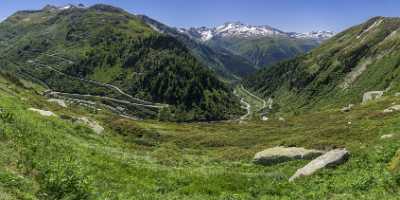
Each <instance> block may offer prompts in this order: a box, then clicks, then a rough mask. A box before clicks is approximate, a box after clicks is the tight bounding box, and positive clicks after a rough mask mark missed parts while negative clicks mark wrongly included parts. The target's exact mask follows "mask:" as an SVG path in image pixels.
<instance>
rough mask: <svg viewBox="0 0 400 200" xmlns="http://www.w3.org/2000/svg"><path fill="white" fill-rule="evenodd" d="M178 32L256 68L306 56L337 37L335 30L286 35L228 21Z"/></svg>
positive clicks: (267, 28) (285, 33) (288, 33)
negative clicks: (326, 41) (324, 42)
mask: <svg viewBox="0 0 400 200" xmlns="http://www.w3.org/2000/svg"><path fill="white" fill-rule="evenodd" d="M178 30H179V32H180V33H182V34H186V35H188V36H189V37H190V38H192V39H193V40H196V41H198V42H199V43H203V44H206V45H207V46H209V47H211V48H213V49H224V50H226V51H229V52H230V53H232V54H233V55H238V56H241V57H243V58H245V59H246V60H248V62H250V63H251V64H252V65H253V66H254V68H256V69H261V68H264V67H268V66H270V65H272V64H274V63H277V62H280V61H283V60H286V59H290V58H294V57H296V56H298V55H301V54H303V53H306V52H308V51H310V50H311V49H313V48H315V47H317V46H319V45H320V44H321V43H322V42H323V41H325V40H327V39H329V38H330V37H332V36H333V35H334V34H335V33H334V32H331V31H314V32H310V33H295V32H284V31H282V30H279V29H276V28H273V27H271V26H267V25H264V26H253V25H246V24H244V23H241V22H227V23H225V24H223V25H221V26H218V27H214V28H207V27H200V28H189V29H182V28H181V29H178Z"/></svg>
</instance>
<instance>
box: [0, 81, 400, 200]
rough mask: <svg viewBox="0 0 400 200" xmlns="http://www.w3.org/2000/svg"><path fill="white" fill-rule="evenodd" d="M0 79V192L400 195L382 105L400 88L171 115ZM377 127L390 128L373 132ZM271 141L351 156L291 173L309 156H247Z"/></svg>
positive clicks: (394, 124)
mask: <svg viewBox="0 0 400 200" xmlns="http://www.w3.org/2000/svg"><path fill="white" fill-rule="evenodd" d="M0 85H1V87H0V95H1V96H0V108H1V112H0V152H1V153H0V199H124V200H125V199H149V200H150V199H162V200H166V199H190V200H195V199H199V200H204V199H229V200H231V199H235V200H236V199H249V200H250V199H268V200H269V199H398V195H399V189H400V187H399V186H400V178H399V177H400V176H399V174H398V173H395V172H390V171H389V170H388V164H389V163H390V161H391V160H392V158H393V157H394V155H395V153H396V151H397V149H398V148H400V143H399V142H398V139H399V138H400V113H386V114H384V113H383V112H382V111H383V110H384V109H385V108H387V107H389V106H391V105H392V103H394V104H400V98H395V97H388V98H384V99H383V100H380V101H377V102H373V103H370V104H367V105H363V106H356V107H355V108H354V109H353V110H352V111H350V112H347V113H343V112H340V109H339V108H338V109H337V110H327V111H324V112H319V113H309V114H304V115H299V116H291V117H287V118H286V119H285V121H282V120H278V119H275V118H274V117H273V116H271V117H270V120H269V121H267V122H262V121H257V120H249V121H244V122H243V123H240V124H239V123H237V122H219V123H182V124H177V123H168V122H158V121H149V120H145V121H134V120H130V119H124V118H121V117H118V116H113V115H111V114H110V113H108V112H105V111H90V110H85V109H83V108H81V107H78V106H74V105H69V107H68V108H67V109H65V108H62V107H60V106H58V105H55V104H52V103H50V102H47V101H45V100H44V99H43V98H42V97H39V96H36V95H33V94H31V93H30V92H27V91H25V90H23V89H19V88H17V87H16V86H15V85H11V84H8V83H6V82H1V83H0ZM30 107H35V108H39V109H43V110H50V111H52V112H54V113H55V114H56V115H57V117H44V116H40V115H38V114H37V113H33V112H29V111H27V110H28V108H30ZM78 116H86V117H90V118H92V119H95V120H97V121H98V122H100V123H101V124H102V125H103V126H104V127H105V132H103V133H102V134H96V133H95V132H93V131H92V130H91V129H89V128H87V127H85V126H83V125H81V124H77V123H75V122H74V120H73V119H74V118H75V117H78ZM385 134H393V138H388V139H381V136H382V135H385ZM274 146H299V147H305V148H314V149H321V150H328V149H332V148H338V147H346V148H347V149H348V150H349V151H350V152H351V157H350V159H349V161H348V162H347V163H345V164H344V165H342V166H339V167H337V168H333V169H324V170H321V171H320V172H318V173H317V174H315V175H313V176H310V177H305V178H301V179H298V180H296V181H295V182H289V181H288V178H289V177H290V176H291V175H293V173H294V172H295V171H296V170H297V169H298V168H300V167H302V166H304V165H305V164H306V163H307V162H308V161H291V162H286V163H282V164H278V165H274V166H268V167H265V166H259V165H255V164H253V163H252V162H251V161H252V158H253V156H254V154H255V153H256V152H259V151H261V150H263V149H265V148H268V147H274Z"/></svg>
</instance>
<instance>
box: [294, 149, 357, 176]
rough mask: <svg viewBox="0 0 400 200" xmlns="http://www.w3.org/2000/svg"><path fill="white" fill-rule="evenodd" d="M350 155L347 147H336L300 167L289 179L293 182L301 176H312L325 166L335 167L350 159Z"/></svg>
mask: <svg viewBox="0 0 400 200" xmlns="http://www.w3.org/2000/svg"><path fill="white" fill-rule="evenodd" d="M349 156H350V153H349V151H347V150H346V149H334V150H331V151H328V152H327V153H325V154H324V155H322V156H319V157H318V158H316V159H314V160H312V161H311V162H310V163H308V164H307V165H306V166H304V167H303V168H301V169H298V170H297V171H296V173H295V174H294V175H293V176H292V177H290V179H289V181H290V182H292V181H294V180H295V179H297V178H299V177H303V176H310V175H312V174H314V173H315V172H317V171H318V170H320V169H322V168H325V167H335V166H338V165H341V164H343V163H345V162H346V161H347V160H348V158H349Z"/></svg>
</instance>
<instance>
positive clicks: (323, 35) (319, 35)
mask: <svg viewBox="0 0 400 200" xmlns="http://www.w3.org/2000/svg"><path fill="white" fill-rule="evenodd" d="M290 34H291V37H294V38H311V39H316V40H326V39H329V38H331V37H333V36H334V35H335V33H334V32H333V31H312V32H308V33H290Z"/></svg>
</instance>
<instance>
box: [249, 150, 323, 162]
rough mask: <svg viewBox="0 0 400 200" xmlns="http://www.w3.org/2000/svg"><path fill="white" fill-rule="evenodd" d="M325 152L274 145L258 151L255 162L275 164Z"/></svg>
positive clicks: (311, 157) (309, 157) (312, 156)
mask: <svg viewBox="0 0 400 200" xmlns="http://www.w3.org/2000/svg"><path fill="white" fill-rule="evenodd" d="M322 153H323V152H322V151H318V150H309V149H304V148H298V147H273V148H269V149H266V150H264V151H261V152H258V153H257V154H256V155H255V156H254V159H253V162H254V163H256V164H260V165H273V164H277V163H282V162H286V161H290V160H299V159H313V158H315V157H317V156H319V155H321V154H322Z"/></svg>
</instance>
